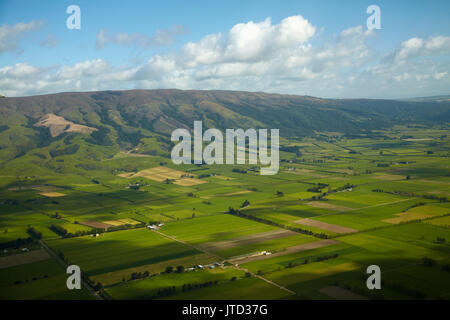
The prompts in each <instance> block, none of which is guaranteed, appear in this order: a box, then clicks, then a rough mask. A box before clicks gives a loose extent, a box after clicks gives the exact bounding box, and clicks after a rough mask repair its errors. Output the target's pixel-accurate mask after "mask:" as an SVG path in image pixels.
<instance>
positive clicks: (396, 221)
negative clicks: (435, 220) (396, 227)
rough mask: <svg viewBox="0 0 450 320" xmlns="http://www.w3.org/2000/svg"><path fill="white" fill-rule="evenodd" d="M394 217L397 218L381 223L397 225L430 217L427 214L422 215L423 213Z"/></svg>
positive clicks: (405, 213) (409, 213)
mask: <svg viewBox="0 0 450 320" xmlns="http://www.w3.org/2000/svg"><path fill="white" fill-rule="evenodd" d="M396 216H398V217H397V218H390V219H386V220H383V221H384V222H387V223H392V224H399V223H401V222H407V221H412V220H421V219H425V218H429V217H431V216H430V215H428V214H424V213H420V212H411V211H409V212H402V213H397V214H396Z"/></svg>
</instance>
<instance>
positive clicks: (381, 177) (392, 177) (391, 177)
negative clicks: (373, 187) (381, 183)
mask: <svg viewBox="0 0 450 320" xmlns="http://www.w3.org/2000/svg"><path fill="white" fill-rule="evenodd" d="M373 178H374V179H378V180H386V181H395V180H405V179H406V177H405V176H400V175H397V174H384V175H378V176H374V177H373Z"/></svg>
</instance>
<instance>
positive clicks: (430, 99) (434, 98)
mask: <svg viewBox="0 0 450 320" xmlns="http://www.w3.org/2000/svg"><path fill="white" fill-rule="evenodd" d="M402 101H414V102H450V95H447V96H431V97H415V98H408V99H402Z"/></svg>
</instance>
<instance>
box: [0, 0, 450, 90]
mask: <svg viewBox="0 0 450 320" xmlns="http://www.w3.org/2000/svg"><path fill="white" fill-rule="evenodd" d="M72 4H76V5H78V6H79V7H80V9H81V30H69V29H67V28H66V19H67V17H68V16H69V14H67V13H66V8H67V7H68V6H69V5H72ZM371 4H376V5H378V6H379V7H380V9H381V26H382V29H381V30H373V31H372V32H368V30H367V27H366V19H367V17H368V16H369V15H368V14H367V13H366V8H367V7H368V6H369V5H371ZM449 9H450V1H392V0H391V1H348V0H344V1H299V0H297V1H283V0H281V1H261V0H259V1H253V0H241V1H230V0H228V1H170V0H168V1H132V0H130V1H125V2H121V1H103V0H102V1H99V0H97V1H22V0H14V1H9V0H0V93H2V92H3V93H5V94H6V95H8V96H22V95H32V94H43V93H53V92H59V91H90V90H103V89H133V88H143V89H153V88H168V87H171V88H172V87H177V88H181V89H233V90H248V91H268V92H279V93H292V94H301V95H302V94H307V95H315V96H321V97H336V98H341V97H350V98H354V97H370V98H372V97H374V98H401V97H411V96H423V95H437V94H449V93H450V92H449V90H448V88H450V86H449V85H450V79H449V77H450V75H449V73H450V70H449V69H450V68H449V66H450V61H449V49H450V38H449V36H450V23H449V19H448V14H449V12H450V10H449ZM290 17H291V19H289V18H290ZM268 18H270V20H266V19H268ZM286 19H287V20H286ZM283 21H284V22H283ZM239 26H240V27H239ZM294 27H295V29H292V30H291V29H289V28H294ZM301 28H303V29H302V30H303V31H302V30H300V29H301ZM280 30H288V31H289V34H290V36H289V39H287V40H286V41H284V42H280V41H279V40H277V39H279V38H280V36H281V33H280V32H282V31H280ZM346 30H347V32H346ZM155 35H158V37H155ZM258 37H259V38H258ZM99 39H100V40H99ZM155 39H156V40H155ZM207 39H209V40H207ZM255 39H257V40H255ZM408 41H409V42H408ZM188 43H191V44H190V45H188ZM246 45H248V47H245V46H246ZM255 46H257V47H259V48H260V50H256V51H254V50H253V49H254V47H255ZM253 51H254V52H253ZM188 52H189V54H188ZM246 52H251V54H250V55H248V54H246ZM202 54H205V57H204V58H198V57H199V56H201V55H202ZM1 78H3V80H2V79H1Z"/></svg>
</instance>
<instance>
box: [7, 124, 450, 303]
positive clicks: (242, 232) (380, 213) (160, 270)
mask: <svg viewBox="0 0 450 320" xmlns="http://www.w3.org/2000/svg"><path fill="white" fill-rule="evenodd" d="M375 132H376V134H375V135H360V136H358V137H352V138H348V137H345V136H342V135H338V134H335V133H327V132H323V133H321V134H320V135H319V136H318V137H316V138H307V137H305V138H299V139H282V143H281V145H282V148H281V152H280V159H281V163H280V171H279V173H278V174H277V175H273V176H262V175H260V174H259V172H258V170H255V168H253V167H252V166H250V165H232V166H230V165H205V164H203V165H185V164H183V165H179V166H175V165H173V164H172V163H171V162H170V160H169V159H167V157H164V156H163V155H152V156H144V155H143V156H137V155H139V153H129V152H123V151H122V152H119V153H117V154H113V155H112V156H111V157H109V158H107V159H103V160H102V162H101V163H102V166H99V167H98V168H92V169H91V170H89V172H88V174H85V173H83V172H82V171H79V172H77V171H71V170H69V171H70V172H69V171H68V172H65V173H55V172H53V171H52V170H49V169H48V168H41V169H40V170H39V171H35V172H34V173H33V174H25V175H18V174H14V175H11V174H10V173H9V172H8V170H7V169H5V168H4V169H0V175H1V176H2V177H3V178H2V180H1V192H0V198H1V199H0V201H1V203H2V210H1V213H0V243H2V244H5V245H4V249H2V252H1V253H0V259H7V260H1V261H5V262H4V264H2V262H0V284H1V294H2V297H6V294H8V298H12V299H15V298H25V299H32V298H43V299H52V298H67V299H85V298H93V296H92V295H90V293H89V292H88V291H87V290H85V289H83V290H82V292H78V293H77V292H74V291H69V290H66V289H64V286H65V280H66V275H65V274H64V270H63V268H62V267H61V266H60V265H58V263H57V262H56V260H55V258H54V257H53V256H52V255H49V254H47V253H45V252H44V255H42V254H41V253H39V252H40V251H39V250H41V251H42V250H43V249H42V248H41V246H40V245H39V244H37V243H36V242H34V243H33V242H27V243H17V239H18V238H21V239H27V238H29V237H30V236H31V237H33V234H31V233H30V228H31V227H32V228H33V229H34V230H35V231H36V232H37V233H40V236H41V238H42V239H41V240H42V241H43V242H44V243H45V244H46V245H47V246H48V248H49V250H51V251H52V252H53V253H54V254H55V255H57V256H59V257H60V258H61V259H62V260H63V261H64V263H66V264H76V265H78V266H80V268H81V270H82V272H83V274H84V275H85V276H86V277H87V278H88V279H89V281H90V283H91V284H92V286H93V287H95V288H96V290H97V291H98V293H99V294H100V296H101V297H103V298H105V299H230V298H233V299H340V298H342V299H344V298H350V299H351V298H354V299H356V298H361V299H379V298H383V299H427V298H431V299H438V298H439V299H449V298H450V291H449V289H448V288H450V273H449V271H448V268H449V267H448V266H449V264H450V229H449V225H450V220H449V217H450V202H448V197H450V167H449V160H448V159H449V156H450V140H449V139H450V138H449V137H447V134H448V127H447V126H435V127H431V126H430V127H423V126H417V127H415V126H409V127H407V126H396V127H394V128H392V129H389V130H388V129H386V130H379V131H375ZM404 136H408V137H413V138H408V139H406V138H402V137H404ZM75 139H76V138H75ZM423 139H425V140H423ZM105 150H106V149H105ZM283 150H287V151H283ZM65 161H66V162H67V163H70V162H71V161H75V159H74V158H70V157H66V158H65ZM24 163H25V162H24ZM17 165H19V164H17ZM67 165H70V164H67ZM233 169H239V170H233ZM148 225H159V227H158V228H157V230H154V231H153V230H150V229H149V228H147V227H146V226H148ZM14 242H16V244H12V243H14ZM8 243H10V245H9V246H8V245H7V244H8ZM25 247H27V248H29V249H31V251H30V253H33V252H37V253H34V255H33V256H35V258H30V259H28V260H27V259H25V258H23V257H19V258H16V259H13V258H14V257H15V256H18V255H21V254H24V253H22V252H21V251H22V249H23V248H25ZM6 261H7V262H6ZM15 261H16V262H15ZM373 264H375V265H379V266H380V268H381V270H382V279H383V288H382V290H375V291H371V290H368V289H367V287H366V285H365V283H366V282H365V280H366V278H367V274H366V268H367V267H368V266H369V265H373ZM11 275H12V276H11ZM33 278H34V279H35V280H32V279H33ZM38 287H39V288H40V289H39V290H38V289H37V288H38Z"/></svg>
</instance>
